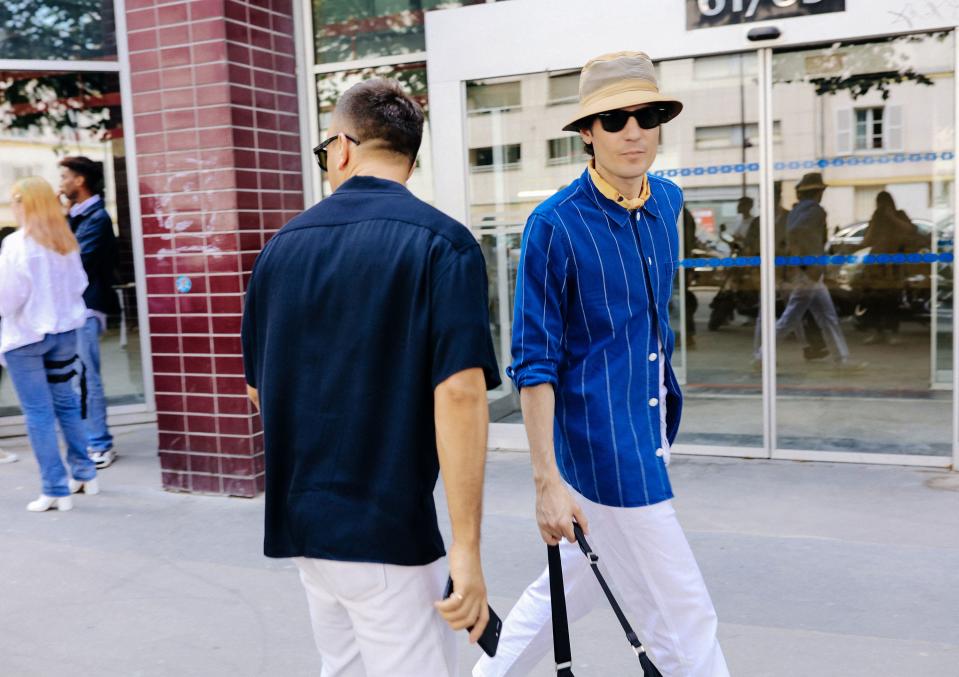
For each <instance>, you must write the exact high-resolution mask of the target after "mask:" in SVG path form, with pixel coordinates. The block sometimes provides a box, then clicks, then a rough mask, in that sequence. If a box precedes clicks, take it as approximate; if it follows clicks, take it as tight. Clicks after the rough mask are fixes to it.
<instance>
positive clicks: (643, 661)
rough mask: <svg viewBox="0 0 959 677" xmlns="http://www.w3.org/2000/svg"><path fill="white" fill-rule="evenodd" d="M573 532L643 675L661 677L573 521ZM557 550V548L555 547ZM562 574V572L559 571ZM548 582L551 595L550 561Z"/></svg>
mask: <svg viewBox="0 0 959 677" xmlns="http://www.w3.org/2000/svg"><path fill="white" fill-rule="evenodd" d="M573 532H574V533H575V534H576V542H577V543H578V544H579V549H580V550H582V551H583V554H584V555H586V559H588V560H589V567H590V568H591V569H592V570H593V574H595V575H596V580H597V581H599V585H600V587H601V588H602V589H603V592H604V593H605V594H606V599H607V600H609V605H610V606H611V607H612V608H613V613H614V614H616V619H617V620H618V621H619V624H620V625H621V626H622V627H623V632H625V633H626V641H628V642H629V645H630V646H631V647H632V648H633V652H634V653H635V654H636V657H637V658H639V663H640V665H641V666H642V668H643V675H644V677H662V674H661V673H660V672H659V670H658V669H657V668H656V666H655V665H653V662H652V661H651V660H650V658H649V656H648V655H647V654H646V648H645V647H644V646H643V645H642V643H641V642H640V641H639V637H637V635H636V633H635V632H633V628H632V626H630V624H629V621H628V620H627V619H626V614H624V613H623V610H622V608H620V606H619V602H617V601H616V598H615V597H614V596H613V591H612V590H610V589H609V584H608V583H606V579H605V578H604V577H603V574H602V572H601V571H600V570H599V555H597V554H596V553H595V552H593V549H592V548H590V547H589V543H587V542H586V536H585V534H583V529H582V528H581V527H580V526H579V525H578V524H576V523H575V522H573ZM557 550H559V548H557ZM558 558H559V553H557V559H558ZM560 575H562V572H560ZM549 579H550V580H549V582H550V594H551V596H553V594H554V593H553V564H552V562H550V568H549ZM560 586H561V587H560V591H562V583H560ZM563 627H564V628H566V627H567V623H566V604H565V600H564V603H563ZM568 632H569V631H568V629H567V635H566V651H567V654H566V655H569V653H568V652H569V634H568ZM553 645H554V648H555V646H558V645H557V644H556V605H555V603H554V604H553ZM558 656H559V654H557V658H556V661H557V662H559V657H558Z"/></svg>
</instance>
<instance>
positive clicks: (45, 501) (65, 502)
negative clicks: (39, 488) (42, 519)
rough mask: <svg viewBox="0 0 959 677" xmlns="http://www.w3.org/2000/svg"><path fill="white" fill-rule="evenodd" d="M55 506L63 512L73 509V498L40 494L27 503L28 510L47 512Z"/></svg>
mask: <svg viewBox="0 0 959 677" xmlns="http://www.w3.org/2000/svg"><path fill="white" fill-rule="evenodd" d="M54 508H56V509H57V510H60V511H61V512H65V511H67V510H73V499H72V498H70V497H69V496H45V495H44V494H40V497H39V498H38V499H37V500H35V501H31V502H30V503H27V510H29V511H30V512H46V511H47V510H52V509H54Z"/></svg>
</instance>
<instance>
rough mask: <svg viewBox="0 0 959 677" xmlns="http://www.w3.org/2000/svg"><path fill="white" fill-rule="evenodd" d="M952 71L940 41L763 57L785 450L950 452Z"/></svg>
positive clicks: (947, 38)
mask: <svg viewBox="0 0 959 677" xmlns="http://www.w3.org/2000/svg"><path fill="white" fill-rule="evenodd" d="M954 60H955V48H954V34H953V33H951V32H950V33H933V34H926V35H911V36H903V37H896V38H888V39H879V40H874V41H870V42H863V43H851V44H835V45H829V46H824V47H819V48H804V49H798V50H789V51H786V50H781V51H777V52H776V53H775V54H774V57H773V107H774V109H775V113H774V114H775V116H776V118H777V119H781V120H782V136H783V143H782V144H780V145H777V146H776V147H775V149H774V167H773V170H774V175H775V180H776V185H778V186H781V191H780V192H781V201H780V203H779V204H777V206H776V209H777V231H779V232H777V245H778V246H777V251H776V255H777V257H776V264H777V265H776V269H777V273H778V274H777V278H776V280H777V289H776V295H777V305H778V306H779V307H778V310H779V313H778V315H779V321H778V323H777V332H776V333H777V334H778V338H779V340H780V345H779V350H778V351H777V364H776V369H777V380H778V383H777V392H778V402H777V422H778V430H777V434H778V446H779V447H780V448H782V449H798V450H813V451H858V452H869V453H872V452H885V453H906V454H928V455H942V456H947V455H949V454H951V453H952V425H951V421H952V414H951V412H952V394H951V393H950V392H949V387H950V385H951V380H952V373H951V365H952V332H953V298H952V248H953V238H954V232H953V230H954V225H953V224H954V214H953V209H952V204H953V202H952V200H953V190H954V182H953V173H954V171H955V159H954V157H953V155H954V151H955V129H954V125H955V74H954V72H953V68H954ZM780 234H781V237H780ZM810 421H815V422H816V423H815V425H810V423H809V422H810Z"/></svg>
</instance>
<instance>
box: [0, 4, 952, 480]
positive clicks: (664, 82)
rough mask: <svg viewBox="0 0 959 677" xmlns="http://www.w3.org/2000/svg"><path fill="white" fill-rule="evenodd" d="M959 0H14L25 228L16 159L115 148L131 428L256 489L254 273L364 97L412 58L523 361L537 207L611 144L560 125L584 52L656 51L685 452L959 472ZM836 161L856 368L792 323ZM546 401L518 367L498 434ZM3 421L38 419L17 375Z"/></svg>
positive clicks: (409, 65) (2, 407) (441, 176)
mask: <svg viewBox="0 0 959 677" xmlns="http://www.w3.org/2000/svg"><path fill="white" fill-rule="evenodd" d="M954 5H955V3H952V2H925V3H912V2H908V1H907V0H816V1H812V0H776V1H775V2H774V1H773V0H768V1H767V0H759V2H738V0H728V1H727V0H688V1H687V2H685V3H683V2H673V3H661V2H653V1H652V0H603V1H602V2H599V3H594V4H593V5H592V8H593V9H592V12H593V14H594V15H595V17H596V21H594V22H590V21H586V22H584V21H583V17H582V12H581V11H579V9H581V5H580V3H577V2H574V0H505V1H500V2H488V1H486V0H464V1H460V2H454V1H441V0H362V1H357V0H312V2H311V1H310V0H251V1H240V0H171V1H169V2H165V1H163V0H117V1H116V2H113V3H111V2H109V0H106V1H104V0H89V1H85V2H80V3H77V2H70V3H65V2H60V1H59V0H35V1H34V2H31V3H23V4H22V6H21V5H18V6H17V7H16V8H14V7H12V6H11V7H7V8H5V9H3V10H0V227H3V228H9V226H11V225H12V223H11V216H10V214H9V211H8V207H9V205H8V201H9V197H8V192H9V186H10V184H11V183H12V181H13V180H15V179H16V178H19V177H20V176H25V175H31V174H39V175H41V176H46V177H47V178H48V179H50V180H51V181H55V180H56V175H57V170H56V160H57V158H58V157H60V156H62V155H65V154H86V155H89V156H91V157H96V158H98V159H101V160H102V161H103V162H104V164H105V167H106V170H107V172H106V173H107V178H108V181H107V184H108V185H107V194H106V198H107V202H108V205H109V207H110V210H111V213H112V214H113V215H114V220H115V223H116V227H117V231H118V235H119V237H120V240H121V242H122V243H123V247H122V250H123V256H122V261H121V265H120V270H119V276H118V277H119V281H120V284H119V285H118V288H117V293H118V296H119V298H120V299H121V300H122V302H123V303H122V305H123V312H122V314H121V315H119V316H117V317H114V318H111V321H110V328H109V330H108V333H107V335H106V336H105V338H104V378H105V382H106V387H107V395H108V399H109V402H110V404H111V410H110V413H111V420H112V421H113V422H114V423H117V424H122V423H135V422H139V421H149V420H154V419H155V420H156V422H157V425H158V428H159V453H160V460H161V467H162V471H163V476H162V481H163V485H164V486H165V487H167V488H169V489H171V490H180V491H195V492H209V493H224V494H231V495H241V496H250V495H254V494H256V493H257V492H258V491H259V490H260V489H261V488H262V479H263V460H262V454H263V444H262V433H261V432H260V429H259V423H258V420H257V417H256V416H255V414H254V412H253V411H252V409H251V408H250V405H249V404H248V402H247V401H246V398H245V394H244V383H243V376H242V366H241V359H240V344H239V324H240V316H241V313H242V299H243V290H244V287H245V282H246V280H247V278H248V275H249V272H250V269H251V267H252V264H253V261H254V259H255V257H256V254H257V253H258V252H259V250H260V249H261V248H262V246H263V244H264V243H265V242H266V240H267V239H268V238H269V237H270V235H271V234H272V233H273V232H275V231H276V229H278V228H279V227H280V226H281V225H282V224H283V223H284V222H285V221H286V220H288V219H289V218H290V217H291V216H292V215H293V214H295V213H296V212H298V211H299V210H301V209H303V208H304V206H306V205H309V204H312V203H313V202H315V201H316V200H317V199H320V198H321V197H322V196H323V195H324V194H326V193H327V192H328V190H329V188H328V186H326V185H324V183H323V177H322V176H321V175H320V172H319V170H318V168H317V167H316V165H315V163H314V162H313V158H312V155H311V153H310V149H311V148H312V146H313V145H315V144H316V143H318V142H319V141H320V140H322V139H323V138H325V131H326V129H325V128H326V126H327V125H328V122H329V113H330V111H331V110H332V106H333V105H334V103H335V101H336V99H337V97H338V95H339V94H340V93H341V92H342V91H344V90H345V89H346V88H348V87H349V86H350V85H351V84H352V83H354V82H356V81H358V80H359V79H362V78H365V77H369V76H371V75H384V76H389V77H395V78H397V79H398V80H399V81H400V82H402V83H403V85H404V86H405V87H406V88H407V90H408V91H409V92H410V93H411V94H412V95H414V96H415V97H417V98H418V100H419V101H421V103H422V104H423V105H424V107H425V108H426V111H427V130H426V134H425V138H424V143H423V148H422V151H421V154H420V159H419V161H418V164H417V168H416V170H415V172H414V175H413V178H412V179H411V182H410V187H411V189H412V190H413V192H414V193H416V194H417V195H419V196H420V197H422V198H423V199H425V200H427V201H429V202H431V203H433V204H435V205H437V206H438V207H440V208H442V209H444V210H445V211H447V212H448V213H450V214H452V215H454V216H456V217H457V218H459V219H461V220H462V221H464V223H466V224H467V225H469V227H470V228H471V229H472V230H473V231H474V233H475V235H476V237H477V238H478V240H479V241H480V242H481V244H482V245H483V249H484V253H485V254H486V258H487V265H488V272H489V282H490V300H491V308H490V310H491V321H492V323H493V329H494V337H495V339H496V346H497V350H498V353H499V356H500V360H501V366H504V367H505V363H506V361H507V359H508V346H509V339H510V321H511V316H512V291H513V286H514V284H515V271H516V264H517V261H518V255H519V242H520V237H521V233H522V228H523V224H524V222H525V219H526V217H527V216H528V214H529V213H530V211H531V210H532V209H533V207H534V206H535V205H536V204H537V203H538V202H539V201H541V200H542V199H544V198H545V197H547V196H548V195H550V194H551V193H552V192H554V191H555V190H556V189H558V188H559V187H561V186H563V185H565V184H566V183H568V182H569V181H570V180H572V179H573V178H575V177H576V176H577V175H578V174H579V172H581V171H582V169H583V165H584V162H585V156H584V154H583V149H582V144H581V143H580V142H579V140H578V137H577V136H576V135H572V134H568V133H565V132H562V131H561V128H562V124H563V123H562V121H563V120H564V119H565V117H566V116H567V114H568V112H569V111H570V110H571V109H572V107H573V106H575V102H576V97H577V93H578V92H577V84H578V69H579V68H580V67H581V66H582V64H583V63H584V62H585V61H586V60H587V59H588V58H589V57H590V56H594V55H596V54H599V53H602V52H609V51H616V50H620V49H642V50H644V51H647V52H648V53H649V54H650V55H651V56H652V57H653V59H654V60H655V61H656V63H657V69H658V74H659V78H660V81H661V86H662V88H663V89H664V90H666V91H668V92H670V93H672V94H674V95H676V96H677V97H679V98H680V99H681V100H683V101H684V103H685V105H686V108H685V111H684V113H683V114H682V115H681V116H680V117H679V118H677V119H676V120H675V121H673V122H671V123H670V124H668V125H667V126H665V127H664V129H663V130H662V138H661V142H660V147H659V152H658V159H657V162H656V164H655V165H654V171H655V172H657V173H659V174H661V175H663V176H665V177H667V178H670V179H671V180H673V181H675V182H676V183H678V184H679V185H680V186H681V187H682V188H683V189H684V191H685V193H686V199H687V208H688V216H687V218H686V219H685V220H684V223H683V224H679V225H680V228H679V230H680V231H681V232H682V234H683V238H684V249H683V257H682V260H681V261H679V262H678V265H679V266H680V267H681V270H682V273H681V274H680V275H679V277H678V279H677V285H676V290H675V296H674V303H673V311H674V312H673V324H674V328H675V330H676V332H677V337H678V341H677V345H678V346H679V347H678V350H677V354H676V357H675V362H676V366H677V371H678V372H679V374H680V375H681V377H682V381H683V383H684V385H685V389H686V393H687V408H686V412H685V416H684V425H683V428H682V431H681V434H680V438H679V440H678V441H677V449H676V451H678V452H686V453H704V454H721V455H736V456H751V457H762V458H770V457H771V458H799V459H828V460H839V461H857V462H892V463H909V464H922V465H930V466H938V467H948V466H953V467H955V466H956V465H959V463H957V459H959V432H957V428H959V424H957V420H959V407H957V403H956V399H955V398H954V396H953V393H954V392H955V391H956V378H957V373H959V370H957V369H956V368H955V360H956V359H957V357H956V356H957V355H959V351H957V350H956V340H957V336H956V333H955V331H954V329H953V296H952V289H953V282H954V267H953V265H952V243H953V230H954V225H953V224H954V215H955V210H956V199H957V198H956V191H955V182H954V175H955V153H956V143H957V140H956V135H955V129H956V115H957V105H956V99H957V93H956V83H955V72H956V63H957V50H959V47H957V43H956V36H955V27H956V24H957V21H959V9H956V8H955V6H954ZM577 8H579V9H577ZM611 17H616V18H617V20H616V21H611V20H610V19H611ZM530 26H537V29H536V30H535V31H533V30H530V29H529V27H530ZM810 172H819V173H821V174H822V176H823V179H824V180H825V183H826V184H827V186H828V187H827V189H826V191H825V194H824V197H823V207H824V208H825V210H826V212H827V214H828V223H827V233H826V236H827V237H828V244H827V247H826V249H825V250H824V251H823V252H817V253H816V256H817V258H820V259H821V260H819V261H817V263H821V264H823V265H824V266H825V269H826V278H825V279H826V283H827V286H828V287H829V290H830V294H831V297H832V299H833V301H834V303H835V305H836V308H837V311H838V313H839V315H840V317H841V318H842V319H841V327H842V330H843V332H844V334H845V337H846V340H847V341H848V343H849V346H850V352H851V353H852V355H853V359H854V360H855V361H856V362H857V363H858V367H857V369H856V370H855V371H849V370H836V369H833V368H831V367H830V364H829V360H828V359H826V360H806V359H805V356H804V353H803V350H802V349H803V346H804V344H803V343H802V342H800V341H798V340H797V339H796V338H791V337H786V338H785V340H783V341H782V342H780V343H779V344H777V343H776V342H775V341H774V340H772V337H773V333H772V327H773V325H774V323H775V318H776V315H777V311H778V312H781V310H782V306H783V304H784V303H785V301H786V300H787V299H788V296H789V293H790V286H789V285H790V282H789V280H790V268H791V267H794V266H795V265H796V263H798V262H796V261H791V260H790V252H789V251H786V250H785V249H783V247H782V243H781V242H780V240H781V238H779V237H777V230H776V222H777V220H779V217H780V216H782V215H783V214H785V213H786V212H788V210H790V209H791V207H792V206H793V204H794V203H795V202H796V201H797V195H796V192H795V185H796V184H797V183H798V182H799V181H800V180H801V179H802V177H803V176H804V175H805V174H808V173H810ZM880 193H888V194H889V195H890V196H891V197H892V198H893V200H894V201H895V203H896V208H897V209H898V210H901V212H902V215H903V218H902V219H900V221H899V223H900V224H902V223H908V224H911V237H910V238H906V237H905V235H903V236H902V238H900V239H901V240H902V241H901V242H898V241H897V243H892V244H888V243H887V245H886V246H887V248H891V249H890V251H873V250H872V249H871V248H868V247H863V246H862V244H863V241H864V238H865V237H867V232H868V230H869V228H870V225H869V224H870V222H871V220H874V219H873V216H874V213H875V212H876V205H877V198H878V196H879V195H880ZM874 230H875V229H874ZM907 230H908V228H907ZM907 240H908V241H907ZM866 242H867V244H868V242H869V240H866ZM0 293H2V290H0ZM809 333H810V334H812V335H815V333H816V328H815V327H810V328H809ZM813 338H814V337H813ZM806 341H807V343H808V342H809V341H810V338H809V337H808V336H807V337H806ZM757 357H758V358H759V359H757ZM516 409H517V408H516V398H515V394H514V393H513V392H512V391H511V388H510V386H509V385H508V384H507V385H505V386H504V387H503V388H501V389H500V390H499V391H498V392H496V393H493V394H492V396H491V412H492V415H493V418H494V420H495V421H496V422H495V423H494V426H493V442H494V444H496V445H497V446H502V447H513V446H520V445H521V444H522V440H523V439H524V436H523V434H522V430H521V426H520V420H519V414H518V412H517V410H516ZM0 416H2V418H0V432H4V433H5V434H14V433H16V432H17V431H18V430H21V429H22V419H21V418H20V417H19V416H18V409H17V403H16V398H15V396H14V394H13V392H12V390H11V388H10V385H9V383H8V382H7V380H6V379H3V380H0ZM121 453H122V449H121Z"/></svg>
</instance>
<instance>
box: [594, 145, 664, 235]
mask: <svg viewBox="0 0 959 677" xmlns="http://www.w3.org/2000/svg"><path fill="white" fill-rule="evenodd" d="M643 178H644V181H643V188H642V192H641V193H640V196H639V197H638V198H636V199H635V200H629V198H626V197H625V196H621V195H620V193H619V191H618V190H616V189H615V188H613V187H612V186H611V185H610V184H609V182H608V181H606V180H605V179H604V178H603V177H602V176H600V175H599V172H597V171H596V169H595V167H594V166H593V161H592V160H591V161H590V163H589V165H587V167H586V171H585V172H583V177H582V180H583V182H584V183H586V184H587V189H586V192H587V193H588V194H589V195H590V196H591V197H592V199H593V202H594V203H596V206H597V207H599V208H600V209H602V210H603V211H604V212H606V214H607V215H608V216H609V217H610V218H611V219H612V220H613V221H614V222H616V223H617V224H619V225H620V226H625V225H627V224H628V223H629V220H630V214H631V213H632V210H634V209H640V210H642V211H643V212H644V213H645V214H646V215H647V216H649V217H651V218H654V219H656V218H659V213H658V210H654V209H652V207H653V206H655V204H656V200H655V199H652V200H651V199H650V198H651V197H652V186H651V185H650V181H649V175H648V174H647V175H646V176H645V177H643ZM618 197H623V200H622V201H618V200H617V199H616V198H618ZM640 200H642V202H641V203H639V201H640ZM624 203H629V204H637V203H638V204H639V206H638V207H632V208H631V209H630V208H627V207H625V206H623V205H624Z"/></svg>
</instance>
